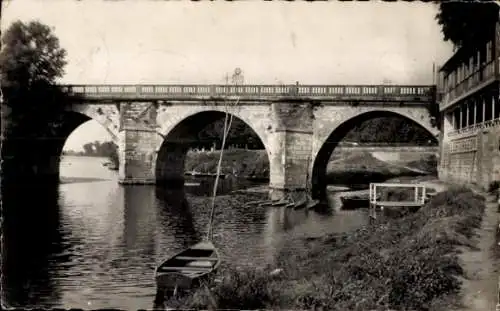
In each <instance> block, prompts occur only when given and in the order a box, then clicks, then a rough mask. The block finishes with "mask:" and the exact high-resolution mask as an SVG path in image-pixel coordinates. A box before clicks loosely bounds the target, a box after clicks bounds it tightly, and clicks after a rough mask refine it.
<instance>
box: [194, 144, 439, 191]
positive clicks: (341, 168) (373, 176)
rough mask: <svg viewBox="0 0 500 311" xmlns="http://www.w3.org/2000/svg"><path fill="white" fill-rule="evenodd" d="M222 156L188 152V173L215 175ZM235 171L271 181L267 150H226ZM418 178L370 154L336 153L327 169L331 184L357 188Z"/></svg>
mask: <svg viewBox="0 0 500 311" xmlns="http://www.w3.org/2000/svg"><path fill="white" fill-rule="evenodd" d="M219 156H220V152H219V151H214V152H204V153H196V152H189V153H188V155H187V158H186V164H185V170H186V171H198V172H203V173H215V171H216V170H217V163H218V161H219ZM411 165H414V166H417V167H432V166H435V163H434V162H432V159H423V160H421V161H413V162H412V163H411ZM233 169H234V170H235V171H236V172H238V174H239V175H240V176H253V177H257V178H268V177H269V160H268V157H267V154H266V152H265V150H242V149H236V150H226V151H225V152H224V157H223V162H222V172H223V173H226V174H227V173H232V172H233ZM403 175H406V176H408V175H418V173H415V172H413V171H411V170H409V169H407V168H405V167H402V166H394V165H389V164H388V163H386V162H384V161H380V160H378V159H376V158H374V157H373V156H372V155H371V154H370V153H368V152H338V153H334V154H333V156H332V158H331V161H330V162H329V163H328V166H327V180H328V182H329V183H331V182H335V183H337V184H355V183H358V182H359V181H360V180H361V181H366V180H370V181H383V180H386V179H388V178H392V177H396V176H403Z"/></svg>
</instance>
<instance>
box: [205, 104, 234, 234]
mask: <svg viewBox="0 0 500 311" xmlns="http://www.w3.org/2000/svg"><path fill="white" fill-rule="evenodd" d="M238 102H239V97H238V98H237V99H236V103H235V105H238ZM227 106H228V105H227V103H226V107H225V108H226V115H225V118H224V131H223V136H222V146H221V150H220V156H219V162H218V163H217V175H216V176H215V183H214V188H213V193H212V206H211V210H210V219H209V225H208V232H207V240H209V241H210V240H212V235H213V231H212V224H213V220H214V214H215V213H214V211H215V197H216V196H217V186H218V184H219V176H220V170H221V166H222V157H223V154H224V147H225V145H226V139H227V135H228V134H229V130H230V129H231V123H232V122H233V115H232V114H229V112H228V107H227ZM228 119H229V120H228Z"/></svg>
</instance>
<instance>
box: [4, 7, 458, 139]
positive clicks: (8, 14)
mask: <svg viewBox="0 0 500 311" xmlns="http://www.w3.org/2000/svg"><path fill="white" fill-rule="evenodd" d="M2 5H3V9H2V21H1V27H2V30H4V29H6V28H7V27H8V26H9V25H10V24H11V23H12V21H14V20H17V19H20V20H22V21H30V20H34V19H38V20H39V21H41V22H43V23H45V24H47V25H49V26H51V27H53V29H54V33H55V34H56V35H57V37H59V39H60V43H61V46H62V47H64V48H65V49H66V50H67V52H68V57H67V59H68V65H67V66H66V74H65V76H64V77H63V78H62V81H61V82H63V83H88V84H90V83H221V82H223V79H224V76H225V74H226V73H231V72H232V71H233V69H234V68H235V67H240V68H242V69H243V74H244V77H245V82H246V83H256V84H257V83H294V82H295V81H299V82H300V83H301V84H379V83H382V82H383V81H391V82H392V83H397V84H432V82H433V80H432V65H433V63H436V64H437V65H439V64H442V63H443V62H444V61H445V60H446V59H447V58H448V57H449V56H450V55H451V51H452V48H451V45H450V44H448V43H444V42H443V41H442V35H441V32H440V27H439V25H438V24H437V23H436V21H435V19H434V16H435V14H436V13H437V5H435V4H425V3H420V2H417V3H408V2H395V3H387V2H385V3H383V2H380V1H378V2H376V1H375V2H374V1H371V2H362V3H359V2H339V1H330V2H325V3H307V2H304V1H295V2H285V1H279V2H277V1H273V2H264V1H236V2H232V3H231V2H225V1H214V2H209V1H202V2H191V1H147V0H142V1H131V0H130V1H127V0H124V1H102V0H84V1H75V0H50V1H48V0H45V1H44V0H14V1H12V0H10V1H6V0H3V1H2ZM92 123H94V124H93V125H92ZM84 127H86V128H84ZM99 130H100V129H99ZM99 130H98V125H97V124H95V122H88V123H87V124H86V126H82V127H80V128H78V130H76V131H75V132H74V133H73V135H72V137H70V139H68V142H67V147H69V145H71V148H73V146H75V147H74V148H78V147H79V146H80V145H82V144H83V143H84V142H86V141H87V140H90V141H93V140H96V139H97V140H100V139H109V136H107V135H108V134H107V132H106V131H104V130H101V131H99ZM77 132H78V133H77ZM80 132H81V133H80ZM103 135H104V136H103ZM85 136H87V138H85ZM74 148H73V149H74Z"/></svg>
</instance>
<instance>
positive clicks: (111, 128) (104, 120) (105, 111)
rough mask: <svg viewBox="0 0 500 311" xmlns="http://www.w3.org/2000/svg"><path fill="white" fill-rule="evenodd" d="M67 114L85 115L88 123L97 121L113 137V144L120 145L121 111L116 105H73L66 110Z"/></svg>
mask: <svg viewBox="0 0 500 311" xmlns="http://www.w3.org/2000/svg"><path fill="white" fill-rule="evenodd" d="M66 112H69V113H78V114H81V115H84V116H86V117H87V120H86V121H88V120H95V121H96V122H97V123H99V124H101V125H102V126H103V127H104V129H105V130H106V131H107V132H108V133H109V134H110V135H111V138H112V139H113V142H114V143H115V144H117V145H118V143H119V138H118V137H119V136H118V133H119V131H120V111H119V109H118V106H117V105H116V104H73V105H70V106H68V107H67V108H66ZM84 122H85V121H84ZM82 123H83V122H82ZM82 123H80V124H78V125H76V126H75V127H74V128H75V129H76V128H77V127H78V126H79V125H81V124H82Z"/></svg>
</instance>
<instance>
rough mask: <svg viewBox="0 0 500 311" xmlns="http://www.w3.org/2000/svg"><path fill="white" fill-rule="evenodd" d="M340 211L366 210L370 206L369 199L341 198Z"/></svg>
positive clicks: (357, 197) (356, 197)
mask: <svg viewBox="0 0 500 311" xmlns="http://www.w3.org/2000/svg"><path fill="white" fill-rule="evenodd" d="M340 200H341V201H342V209H357V208H368V207H369V206H370V199H369V198H368V197H360V196H350V197H341V198H340Z"/></svg>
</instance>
